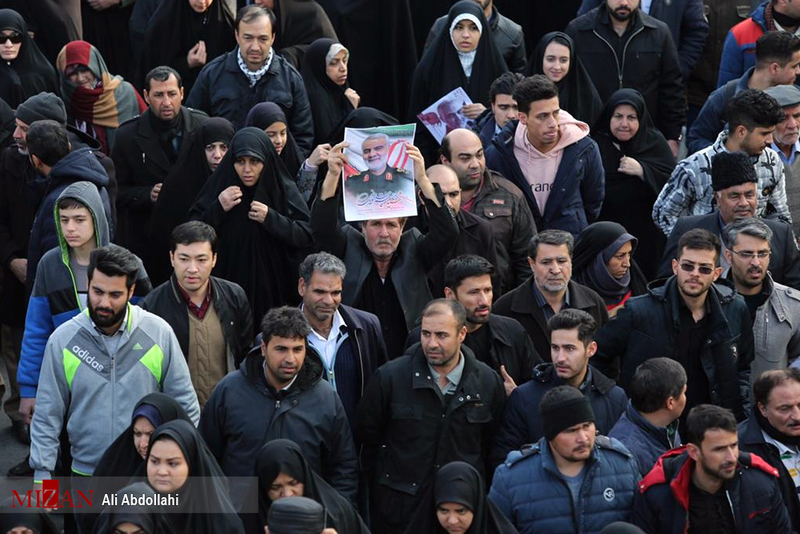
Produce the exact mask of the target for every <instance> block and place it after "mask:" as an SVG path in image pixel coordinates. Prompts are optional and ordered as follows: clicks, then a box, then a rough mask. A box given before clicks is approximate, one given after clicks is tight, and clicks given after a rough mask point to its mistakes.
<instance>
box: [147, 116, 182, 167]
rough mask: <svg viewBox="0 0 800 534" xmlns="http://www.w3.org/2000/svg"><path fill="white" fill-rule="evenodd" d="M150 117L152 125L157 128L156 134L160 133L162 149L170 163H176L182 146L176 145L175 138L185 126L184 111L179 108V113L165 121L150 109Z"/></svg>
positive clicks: (159, 138) (159, 140) (159, 141)
mask: <svg viewBox="0 0 800 534" xmlns="http://www.w3.org/2000/svg"><path fill="white" fill-rule="evenodd" d="M149 111H150V113H148V114H147V115H148V119H149V120H150V126H151V127H152V128H153V130H155V132H156V134H158V144H159V146H161V150H163V151H164V155H165V156H166V157H167V159H168V160H169V162H170V163H175V160H176V159H177V158H178V152H179V151H180V146H177V147H176V146H175V144H174V141H175V138H176V137H177V136H178V135H179V134H180V133H181V128H183V113H181V111H180V110H178V113H176V114H175V116H174V117H173V118H172V119H171V120H168V121H164V120H161V119H159V118H158V117H156V114H155V113H153V110H152V109H151V110H149Z"/></svg>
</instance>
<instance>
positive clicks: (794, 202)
mask: <svg viewBox="0 0 800 534" xmlns="http://www.w3.org/2000/svg"><path fill="white" fill-rule="evenodd" d="M766 92H767V94H768V95H770V96H772V97H773V98H775V100H777V101H778V104H780V106H781V108H783V113H784V115H785V116H786V118H785V119H784V120H783V122H781V123H780V124H778V125H777V126H775V131H774V132H772V144H771V145H770V146H771V148H772V150H774V151H775V152H776V153H777V154H778V156H780V158H781V161H782V162H783V174H784V179H785V182H786V203H787V204H788V205H789V213H791V215H792V228H793V229H794V231H795V235H798V234H800V158H798V157H797V155H798V150H800V142H798V139H800V89H798V87H797V86H796V85H793V84H787V85H776V86H775V87H770V88H769V89H767V91H766Z"/></svg>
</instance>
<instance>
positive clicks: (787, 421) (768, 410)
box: [758, 380, 800, 437]
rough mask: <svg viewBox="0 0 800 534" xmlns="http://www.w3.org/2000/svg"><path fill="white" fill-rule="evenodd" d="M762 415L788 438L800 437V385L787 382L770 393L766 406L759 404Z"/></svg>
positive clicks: (792, 381) (791, 381)
mask: <svg viewBox="0 0 800 534" xmlns="http://www.w3.org/2000/svg"><path fill="white" fill-rule="evenodd" d="M758 409H759V411H760V412H761V415H763V416H764V417H766V418H767V421H769V424H771V425H772V426H773V427H775V429H776V430H777V431H778V432H780V433H781V434H784V435H786V436H792V437H798V436H800V383H798V382H796V381H794V380H786V381H784V382H783V383H782V384H781V385H780V386H775V387H774V388H772V391H770V392H769V397H768V398H767V404H766V406H765V405H763V404H761V403H758Z"/></svg>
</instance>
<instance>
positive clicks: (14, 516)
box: [0, 497, 61, 534]
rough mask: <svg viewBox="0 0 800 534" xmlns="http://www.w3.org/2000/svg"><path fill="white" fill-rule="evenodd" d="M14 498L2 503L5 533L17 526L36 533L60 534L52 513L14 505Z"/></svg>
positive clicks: (0, 528) (0, 517)
mask: <svg viewBox="0 0 800 534" xmlns="http://www.w3.org/2000/svg"><path fill="white" fill-rule="evenodd" d="M12 499H13V497H12V498H11V499H6V500H5V501H3V503H2V504H0V532H2V533H3V534H5V533H6V532H9V531H10V530H11V529H12V528H15V527H25V528H29V529H31V530H32V531H33V532H35V533H36V534H60V532H61V530H60V529H59V528H58V527H56V524H55V523H54V522H53V520H52V518H51V517H50V514H48V513H47V512H45V511H44V510H39V509H36V508H19V507H12V506H11V505H12V502H13V501H12Z"/></svg>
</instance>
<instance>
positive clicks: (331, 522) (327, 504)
mask: <svg viewBox="0 0 800 534" xmlns="http://www.w3.org/2000/svg"><path fill="white" fill-rule="evenodd" d="M281 473H284V474H286V475H289V476H291V477H292V478H294V479H295V480H297V481H298V482H300V483H302V484H303V497H306V498H308V499H312V500H314V501H317V502H318V503H320V504H321V505H322V506H323V507H324V508H325V514H326V515H327V520H326V522H325V524H326V526H327V527H329V528H333V529H336V532H343V533H344V532H347V533H352V534H359V533H362V534H366V533H367V532H368V531H367V529H366V527H365V526H364V524H363V522H362V521H361V519H360V518H359V516H358V514H357V513H356V511H355V509H354V508H353V506H352V505H351V504H350V503H349V502H348V501H347V500H346V499H345V498H344V497H342V496H341V495H339V493H338V492H337V491H336V490H335V489H333V488H332V487H331V486H330V485H328V483H327V482H325V480H323V479H322V477H321V476H319V475H318V474H316V473H315V472H314V471H312V470H311V468H310V467H309V466H308V462H306V459H305V457H304V456H303V453H302V451H301V450H300V447H299V446H298V445H297V444H296V443H295V442H293V441H290V440H288V439H276V440H273V441H270V442H269V443H267V444H266V445H264V447H263V448H262V449H261V450H260V451H259V453H258V457H257V458H256V476H257V477H258V521H259V525H258V526H259V530H258V531H259V532H261V531H263V530H264V525H266V524H267V514H268V513H269V509H270V507H271V506H272V501H271V500H270V498H269V496H268V495H267V489H268V488H269V487H270V485H271V484H272V483H273V482H274V481H275V479H276V478H277V477H278V475H279V474H281Z"/></svg>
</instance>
